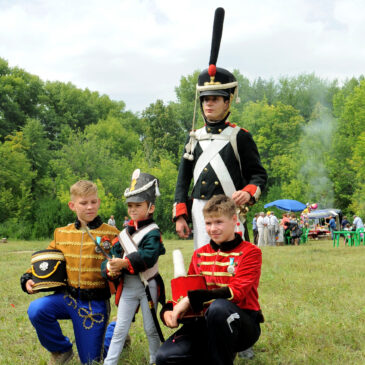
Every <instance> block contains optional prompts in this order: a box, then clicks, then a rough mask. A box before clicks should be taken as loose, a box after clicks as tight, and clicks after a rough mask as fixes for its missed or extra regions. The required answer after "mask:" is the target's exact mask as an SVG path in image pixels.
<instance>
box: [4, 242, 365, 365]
mask: <svg viewBox="0 0 365 365" xmlns="http://www.w3.org/2000/svg"><path fill="white" fill-rule="evenodd" d="M46 246H47V242H45V241H43V242H24V241H17V242H8V243H5V244H0V248H1V255H0V265H1V266H0V267H1V269H0V280H1V286H0V298H1V299H0V300H1V306H0V364H6V365H10V364H11V365H16V364H19V365H20V364H21V365H24V364H26V365H28V364H32V365H45V364H47V361H48V359H49V354H48V353H47V351H46V350H44V349H43V348H42V347H41V346H40V344H39V343H38V339H37V336H36V334H35V331H34V330H33V327H32V326H31V324H30V322H29V320H28V317H27V313H26V311H27V307H28V305H29V302H30V301H31V300H33V299H35V298H37V297H38V296H39V295H42V294H36V295H33V296H31V295H27V294H25V293H24V292H23V291H22V290H21V288H20V285H19V278H20V276H21V274H22V273H24V272H25V270H26V269H27V268H28V266H29V263H30V256H31V253H32V252H34V251H37V250H39V249H43V248H45V247H46ZM165 246H166V249H167V254H166V255H165V256H162V257H161V259H160V272H161V274H162V276H163V278H164V280H165V285H166V289H167V292H168V297H169V292H170V291H169V282H170V279H171V278H172V275H173V269H172V250H173V249H176V248H179V249H181V250H182V251H183V254H184V257H185V265H186V266H187V265H188V263H189V262H190V257H191V253H192V246H193V244H192V241H178V240H169V241H165ZM364 264H365V247H363V246H361V247H344V246H342V245H341V247H339V248H333V247H332V242H330V241H310V242H309V243H307V244H305V245H301V246H299V247H295V246H285V247H264V248H263V265H262V275H261V283H260V287H259V294H260V303H261V307H262V310H263V313H264V315H265V318H266V321H265V323H264V324H263V325H262V335H261V337H260V339H259V341H258V342H257V344H256V345H255V346H254V351H255V354H256V356H255V358H254V359H253V360H241V359H236V361H235V365H239V364H250V365H256V364H341V365H342V364H365V294H364V293H365V265H364ZM115 312H116V309H115V307H114V305H112V313H115ZM141 323H142V322H141V315H140V314H138V315H137V320H136V322H135V323H134V324H133V325H132V329H131V331H130V334H131V337H132V346H131V347H130V348H129V349H126V350H125V351H124V352H123V354H122V357H121V360H120V362H119V363H120V364H124V365H142V364H148V361H147V360H148V354H147V340H146V338H145V335H144V332H143V329H142V324H141ZM61 325H62V328H63V329H64V332H65V334H67V335H68V336H69V337H70V338H71V339H73V332H72V327H71V326H70V323H69V321H62V322H61ZM165 334H168V332H167V331H166V333H165ZM70 364H71V365H74V364H78V362H77V361H72V362H71V363H70Z"/></svg>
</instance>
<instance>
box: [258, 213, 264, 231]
mask: <svg viewBox="0 0 365 365" xmlns="http://www.w3.org/2000/svg"><path fill="white" fill-rule="evenodd" d="M257 228H264V217H262V216H261V215H260V216H259V217H258V218H257Z"/></svg>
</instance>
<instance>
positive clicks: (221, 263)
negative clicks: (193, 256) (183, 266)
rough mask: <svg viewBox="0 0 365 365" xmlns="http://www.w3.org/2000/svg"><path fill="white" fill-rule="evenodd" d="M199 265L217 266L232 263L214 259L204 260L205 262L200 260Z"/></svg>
mask: <svg viewBox="0 0 365 365" xmlns="http://www.w3.org/2000/svg"><path fill="white" fill-rule="evenodd" d="M199 265H200V266H201V265H206V266H210V265H215V266H229V265H230V263H229V262H228V261H227V262H213V261H203V262H199Z"/></svg>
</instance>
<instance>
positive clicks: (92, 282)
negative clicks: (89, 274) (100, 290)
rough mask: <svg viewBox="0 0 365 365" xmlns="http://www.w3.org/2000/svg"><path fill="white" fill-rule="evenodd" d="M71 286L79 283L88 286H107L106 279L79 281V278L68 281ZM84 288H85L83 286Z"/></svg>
mask: <svg viewBox="0 0 365 365" xmlns="http://www.w3.org/2000/svg"><path fill="white" fill-rule="evenodd" d="M68 282H69V284H71V286H75V287H77V286H78V285H79V284H83V285H86V286H98V287H103V286H105V281H78V280H69V281H68ZM81 289H83V288H81Z"/></svg>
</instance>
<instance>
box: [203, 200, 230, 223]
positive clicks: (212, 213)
mask: <svg viewBox="0 0 365 365" xmlns="http://www.w3.org/2000/svg"><path fill="white" fill-rule="evenodd" d="M235 214H236V204H235V202H234V201H233V200H232V199H231V198H229V197H228V196H226V195H223V194H220V195H216V196H213V198H211V199H209V200H208V202H207V204H205V206H204V208H203V215H204V217H220V216H222V215H224V216H226V217H229V218H232V217H233V216H234V215H235Z"/></svg>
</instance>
